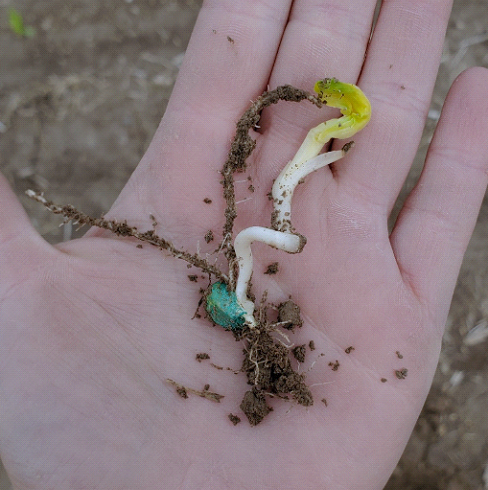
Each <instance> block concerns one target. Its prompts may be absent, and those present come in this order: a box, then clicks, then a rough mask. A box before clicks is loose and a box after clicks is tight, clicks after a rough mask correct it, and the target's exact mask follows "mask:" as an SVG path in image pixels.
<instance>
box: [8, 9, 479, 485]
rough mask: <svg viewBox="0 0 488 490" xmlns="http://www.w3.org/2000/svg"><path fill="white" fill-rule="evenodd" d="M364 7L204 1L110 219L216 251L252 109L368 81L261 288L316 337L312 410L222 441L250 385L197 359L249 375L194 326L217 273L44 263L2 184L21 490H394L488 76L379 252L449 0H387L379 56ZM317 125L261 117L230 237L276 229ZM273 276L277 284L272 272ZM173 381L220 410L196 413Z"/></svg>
mask: <svg viewBox="0 0 488 490" xmlns="http://www.w3.org/2000/svg"><path fill="white" fill-rule="evenodd" d="M375 4H376V1H375V0H374V1H373V0H361V1H357V0H346V1H341V2H338V1H335V0H328V1H326V0H324V1H321V2H314V1H311V0H296V1H294V2H292V1H291V0H286V1H283V0H279V1H278V0H273V1H261V0H253V1H252V2H251V1H250V2H235V1H233V0H221V1H219V2H215V1H211V0H208V1H206V2H204V5H203V7H202V10H201V12H200V16H199V19H198V21H197V25H196V27H195V31H194V34H193V37H192V39H191V41H190V45H189V47H188V51H187V53H186V56H185V61H184V64H183V67H182V69H181V72H180V75H179V78H178V81H177V84H176V86H175V89H174V93H173V96H172V98H171V101H170V104H169V106H168V109H167V111H166V114H165V116H164V119H163V121H162V124H161V126H160V128H159V129H158V132H157V133H156V136H155V138H154V140H153V142H152V144H151V146H150V148H149V150H148V152H147V153H146V155H145V156H144V158H143V160H142V162H141V163H140V165H139V166H138V168H137V170H136V172H135V173H134V175H133V176H132V177H131V179H130V181H129V182H128V184H127V186H126V187H125V189H124V190H123V191H122V193H121V195H120V197H119V199H118V200H117V201H116V203H115V204H114V206H113V208H112V209H111V211H110V213H109V215H108V216H110V217H111V218H117V219H127V220H128V222H129V223H130V224H133V225H135V226H137V227H138V228H139V229H149V228H151V218H150V217H149V216H150V215H153V216H154V217H155V218H156V220H157V221H158V225H157V230H156V231H157V232H158V233H159V234H160V235H162V236H164V237H167V238H169V239H171V240H172V241H173V242H174V243H175V244H177V245H178V246H180V247H181V248H185V249H187V250H191V251H196V250H197V247H198V248H199V250H200V251H201V253H204V252H205V251H206V250H211V247H210V246H211V245H212V246H213V248H214V247H215V244H208V245H207V244H206V243H205V241H204V239H203V237H204V236H205V234H206V233H207V231H208V230H212V231H213V232H214V233H215V234H216V235H217V236H218V233H219V232H220V230H221V227H222V225H223V220H222V212H223V209H224V205H225V203H224V201H223V198H222V195H221V187H220V183H219V180H220V175H219V173H218V172H219V170H220V169H221V168H222V165H223V162H224V161H225V159H226V155H227V152H228V150H229V144H230V141H231V139H232V137H233V133H234V125H235V122H236V120H237V119H238V118H239V116H240V115H241V113H242V112H243V111H244V110H245V109H246V108H247V106H248V105H249V101H250V100H252V99H255V98H256V96H258V95H259V94H260V93H261V92H262V91H263V90H264V89H266V87H267V86H268V85H269V86H270V87H271V88H273V87H275V86H277V85H281V84H284V83H290V84H293V85H296V86H299V87H301V88H304V89H308V90H310V89H311V88H312V87H313V83H314V82H315V81H316V80H317V79H318V78H321V77H323V76H324V75H325V76H334V77H337V78H339V79H341V80H343V81H346V82H353V83H358V84H359V85H360V86H361V88H362V90H363V91H364V92H365V93H366V94H367V96H368V98H369V99H370V100H371V103H372V110H373V117H372V120H371V122H370V124H369V126H368V127H367V128H366V129H365V130H364V131H363V132H362V133H361V134H359V135H358V136H357V138H355V141H356V147H355V148H354V149H353V150H352V151H351V152H350V153H349V154H348V156H347V158H346V159H345V161H344V162H340V163H338V164H337V165H336V166H335V167H334V168H333V169H322V170H320V171H318V172H316V173H315V174H313V175H312V176H310V177H309V178H308V179H307V183H306V185H305V186H301V187H300V188H299V189H298V191H297V192H296V195H295V198H294V204H293V213H294V225H295V227H296V228H297V230H299V231H300V233H302V234H304V235H305V236H306V237H307V239H308V243H307V246H306V247H305V249H304V251H303V253H302V254H299V255H295V256H287V255H286V254H280V253H278V252H274V253H271V252H270V251H269V250H266V247H264V246H256V248H255V256H256V271H257V272H256V273H255V276H254V283H255V286H256V290H257V291H263V290H264V289H267V290H268V291H269V294H270V298H271V300H277V301H279V300H283V299H286V298H288V296H289V295H292V297H293V299H294V300H295V301H296V302H297V303H298V304H299V305H300V307H301V309H302V314H303V317H304V326H303V328H302V329H300V330H299V331H298V332H297V333H296V334H295V335H293V336H292V339H291V340H292V341H293V342H294V343H296V344H304V343H308V342H309V341H310V340H313V341H314V343H315V346H316V350H315V351H313V352H310V351H309V353H308V355H307V360H306V363H305V365H304V366H301V367H300V369H301V370H306V369H309V372H308V375H307V382H308V384H309V385H311V386H312V392H313V394H314V398H315V403H314V405H313V406H312V407H309V408H304V407H300V406H296V405H294V404H293V403H287V402H284V401H283V400H272V401H271V402H270V403H271V404H272V405H273V407H274V412H273V413H272V414H271V415H270V416H268V417H267V418H266V419H265V421H264V422H263V423H262V424H261V425H259V426H258V427H255V428H252V427H250V426H249V425H248V424H247V422H245V421H244V422H243V423H241V424H239V425H237V426H234V425H232V423H231V422H230V421H229V419H228V418H227V415H228V414H229V413H234V414H237V415H239V414H240V412H239V408H238V407H239V403H240V400H241V398H242V394H243V392H244V391H245V390H246V389H248V387H247V385H246V380H245V377H244V375H242V374H234V373H232V372H230V371H228V370H218V369H216V368H215V367H213V366H212V365H211V364H210V362H208V361H207V362H201V363H198V362H197V361H196V360H195V355H196V354H197V353H200V352H205V353H208V354H209V355H210V357H211V361H212V362H214V363H215V364H217V365H220V366H225V367H231V368H233V369H239V368H240V363H241V359H242V345H241V344H240V343H237V342H234V340H233V339H232V337H231V336H230V335H229V334H228V333H226V332H225V331H224V330H222V329H220V328H211V327H210V326H209V324H208V322H207V321H205V320H203V319H198V318H197V319H193V320H192V316H193V314H194V311H195V308H196V305H197V303H198V300H199V297H200V293H199V288H200V287H205V286H206V285H207V279H205V278H202V277H201V276H200V275H199V276H198V283H197V284H195V283H193V282H190V281H189V279H188V274H195V273H197V272H195V269H193V270H191V271H190V270H189V269H187V267H186V264H185V263H184V262H182V261H178V260H176V259H175V258H173V257H171V256H169V255H168V254H165V253H164V252H160V251H159V250H157V249H155V248H153V247H151V246H149V245H144V246H143V248H142V249H140V248H137V247H136V245H137V244H136V243H135V241H133V240H132V239H119V238H116V237H114V236H113V235H110V234H107V233H106V232H102V231H100V230H90V231H89V232H88V234H87V235H86V237H84V238H83V239H80V240H75V241H72V242H69V243H65V244H62V245H59V246H57V247H54V248H53V247H51V246H49V245H48V244H46V243H45V242H44V241H43V240H42V239H41V238H40V237H39V236H38V235H37V234H36V233H35V232H34V231H33V230H32V228H31V226H30V224H29V222H28V219H27V218H26V216H25V214H24V212H23V210H22V209H21V208H20V205H19V203H18V202H17V200H16V199H15V197H14V196H13V194H12V192H11V191H10V189H9V188H8V186H7V184H6V182H5V180H4V179H3V178H2V179H1V180H0V187H1V188H0V270H1V282H0V319H1V321H0V323H1V328H0V346H1V351H0V390H1V391H0V394H1V400H0V413H1V417H0V455H1V458H2V460H3V462H4V464H5V467H6V468H7V471H8V473H9V475H10V477H11V479H12V481H13V483H14V486H15V487H16V488H19V489H24V488H35V489H48V488H49V489H51V488H71V489H82V488H87V489H88V488H90V489H93V488H104V489H113V488H117V489H139V488H140V489H143V488H149V489H155V488H165V489H199V490H200V489H241V488H242V489H277V488H280V489H297V488H330V489H342V488H344V489H350V488H356V489H379V488H382V486H383V485H384V483H385V482H386V480H387V479H388V477H389V475H390V473H391V471H392V469H393V468H394V466H395V464H396V462H397V460H398V458H399V457H400V455H401V452H402V450H403V448H404V446H405V444H406V442H407V440H408V437H409V434H410V432H411V430H412V428H413V425H414V423H415V420H416V418H417V417H418V414H419V412H420V409H421V407H422V404H423V402H424V399H425V397H426V395H427V392H428V390H429V386H430V383H431V380H432V376H433V373H434V370H435V366H436V363H437V358H438V353H439V348H440V342H441V336H442V331H443V326H444V322H445V319H446V315H447V312H448V307H449V303H450V299H451V295H452V290H453V287H454V284H455V280H456V277H457V274H458V271H459V267H460V263H461V260H462V257H463V254H464V251H465V249H466V246H467V242H468V240H469V237H470V234H471V231H472V228H473V226H474V222H475V219H476V215H477V212H478V209H479V206H480V203H481V200H482V197H483V194H484V190H485V186H486V180H487V168H488V159H487V155H488V147H487V141H488V138H487V135H488V121H487V120H486V117H485V114H486V112H487V110H488V103H487V102H486V100H487V99H486V93H485V90H486V87H487V86H488V72H487V71H486V70H482V69H472V70H470V71H468V72H465V73H464V74H463V75H461V76H460V78H459V79H458V80H457V81H456V82H455V84H454V86H453V88H452V89H451V92H450V94H449V96H448V99H447V102H446V106H445V108H444V111H443V114H442V117H441V120H440V122H439V127H438V130H437V132H436V135H435V138H434V140H433V142H432V144H431V147H430V151H429V156H428V160H427V162H426V166H425V168H424V171H423V173H422V176H421V179H420V181H419V184H418V185H417V187H416V188H415V190H414V191H413V192H412V194H411V195H410V196H409V198H408V200H407V202H406V204H405V206H404V208H403V210H402V212H401V214H400V217H399V219H398V221H397V224H396V226H395V228H394V230H393V232H392V233H391V235H389V234H388V229H387V218H388V215H389V213H390V211H391V209H392V206H393V204H394V201H395V199H396V197H397V195H398V193H399V191H400V188H401V186H402V183H403V181H404V179H405V177H406V174H407V173H408V170H409V167H410V165H411V162H412V159H413V157H414V155H415V152H416V149H417V146H418V142H419V139H420V136H421V132H422V128H423V124H424V120H425V117H426V113H427V110H428V106H429V101H430V95H431V91H432V88H433V84H434V80H435V76H436V72H437V67H438V63H439V58H440V52H441V46H442V41H443V36H444V32H445V27H446V23H447V19H448V17H449V12H450V4H451V2H450V1H447V0H429V1H425V0H422V1H412V0H391V1H388V2H383V6H382V9H381V13H380V17H379V20H378V24H377V26H376V29H375V32H374V36H373V37H372V40H371V42H370V43H369V44H368V41H369V37H370V29H371V23H372V18H373V13H374V7H375ZM366 50H367V51H366ZM365 52H367V56H366V58H364V54H365ZM327 117H330V114H328V113H327V112H326V111H325V110H319V109H317V108H314V107H312V106H311V105H307V104H306V103H302V104H294V103H285V102H281V103H280V104H278V105H277V106H275V107H273V108H270V109H267V110H266V112H264V114H263V117H262V120H261V124H260V128H259V129H258V132H256V135H255V136H256V139H257V148H256V150H255V152H254V153H253V155H252V156H251V159H250V160H251V162H249V163H250V170H249V175H250V176H251V177H252V183H253V186H254V188H255V192H254V193H252V194H251V193H250V192H249V190H248V189H247V188H248V186H249V182H248V181H247V180H245V179H246V177H247V174H244V176H243V177H242V181H243V182H240V183H239V182H238V183H237V184H236V188H237V194H238V197H239V196H240V198H241V199H242V200H243V201H244V202H242V203H240V204H239V205H238V212H239V218H238V221H237V227H238V228H242V227H245V226H249V225H251V224H260V225H265V226H266V225H268V223H269V216H270V204H269V201H268V199H267V197H266V194H267V192H268V191H269V190H270V187H271V183H272V179H273V178H274V177H276V175H277V173H278V171H279V169H280V168H281V167H282V166H283V165H284V164H285V163H286V162H287V161H288V160H289V159H290V158H291V157H292V156H293V154H294V152H295V151H296V149H297V148H298V146H299V144H300V142H301V140H302V139H303V137H304V135H305V134H306V132H307V130H308V129H309V128H310V127H312V126H313V125H315V124H317V123H318V122H319V121H321V120H324V119H325V118H327ZM339 143H341V144H342V142H339ZM249 197H251V199H247V198H249ZM205 198H210V199H211V200H212V203H211V204H206V203H204V202H203V200H204V199H205ZM273 260H278V261H281V262H280V263H281V266H280V271H279V273H278V274H277V275H274V276H263V275H262V274H260V273H259V271H260V268H261V270H265V268H266V265H267V264H269V263H270V262H271V261H273ZM349 346H353V347H354V350H351V351H350V352H349V353H348V354H347V353H346V352H345V349H346V348H347V347H349ZM322 354H323V355H322ZM336 360H337V361H338V362H339V368H338V369H337V370H332V369H331V366H329V362H332V363H335V362H336ZM404 368H405V369H408V373H407V377H406V378H405V379H399V378H398V377H397V376H396V375H395V371H401V370H403V369H404ZM401 377H402V376H400V378H401ZM167 379H173V380H175V381H176V382H178V383H181V384H184V385H185V386H189V387H191V388H194V389H197V390H201V389H202V388H203V386H204V385H205V384H209V385H210V390H214V391H216V392H218V393H220V394H222V395H224V396H225V398H224V399H222V400H221V402H220V404H215V403H212V402H211V401H209V400H206V399H203V398H199V397H197V396H191V395H190V398H189V399H183V398H181V397H179V396H178V395H177V394H176V392H175V389H174V386H172V385H171V384H169V383H167V382H166V380H167ZM321 399H325V400H326V401H327V403H322V402H320V400H321ZM241 416H242V414H241Z"/></svg>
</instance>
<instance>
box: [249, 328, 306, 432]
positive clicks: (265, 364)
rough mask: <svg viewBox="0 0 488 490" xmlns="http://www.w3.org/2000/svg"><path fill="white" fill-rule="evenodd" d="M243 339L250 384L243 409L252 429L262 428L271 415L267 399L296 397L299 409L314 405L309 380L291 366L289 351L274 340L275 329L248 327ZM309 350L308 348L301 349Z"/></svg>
mask: <svg viewBox="0 0 488 490" xmlns="http://www.w3.org/2000/svg"><path fill="white" fill-rule="evenodd" d="M245 330H246V331H245V332H243V333H242V334H241V335H242V336H244V338H245V339H246V348H245V349H244V361H243V363H242V371H243V372H244V373H245V374H246V376H247V380H248V384H250V385H251V386H253V389H252V390H251V391H248V392H246V394H245V395H244V399H243V401H242V403H241V409H242V411H243V412H244V413H245V415H246V416H247V418H248V420H249V423H250V424H251V425H257V424H259V423H260V422H261V421H262V419H263V418H264V417H265V416H266V415H267V414H268V413H269V410H268V409H267V408H266V407H267V405H266V396H278V397H280V398H285V399H288V395H290V396H291V397H292V399H293V400H295V401H296V402H297V403H298V404H299V405H303V406H306V407H308V406H311V405H313V396H312V393H311V391H310V389H309V388H308V386H307V385H306V383H305V376H304V375H303V374H300V373H298V372H296V371H295V370H294V369H293V367H292V365H291V362H290V351H291V349H290V348H289V347H286V346H285V345H284V344H283V343H281V342H280V341H279V340H275V339H274V338H273V337H272V336H271V332H272V331H273V329H272V328H266V326H261V327H260V329H258V328H252V329H249V328H248V327H246V329H245ZM301 347H303V348H304V349H305V345H303V346H301Z"/></svg>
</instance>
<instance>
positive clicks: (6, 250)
mask: <svg viewBox="0 0 488 490" xmlns="http://www.w3.org/2000/svg"><path fill="white" fill-rule="evenodd" d="M50 250H52V247H51V246H50V245H49V244H48V243H47V242H45V241H44V240H43V239H42V237H41V236H40V235H39V234H38V233H37V231H36V230H35V229H34V228H33V226H32V224H31V222H30V220H29V217H28V216H27V214H26V212H25V211H24V208H23V207H22V205H21V204H20V202H19V200H18V199H17V196H16V195H15V194H14V192H13V191H12V189H11V187H10V185H9V184H8V182H7V179H6V178H5V177H4V176H3V175H2V174H1V173H0V297H1V293H2V292H4V291H6V289H8V288H9V287H10V286H12V285H14V284H16V283H18V282H19V281H21V280H22V278H23V277H24V278H25V276H26V274H27V273H28V272H29V271H32V270H33V269H34V270H35V268H36V267H38V266H39V264H40V263H42V262H43V260H42V257H43V256H44V257H46V258H47V256H48V254H47V252H49V251H50Z"/></svg>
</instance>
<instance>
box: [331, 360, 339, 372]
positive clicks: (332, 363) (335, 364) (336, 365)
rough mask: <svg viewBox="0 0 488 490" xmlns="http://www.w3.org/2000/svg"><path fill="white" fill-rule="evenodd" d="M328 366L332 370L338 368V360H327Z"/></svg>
mask: <svg viewBox="0 0 488 490" xmlns="http://www.w3.org/2000/svg"><path fill="white" fill-rule="evenodd" d="M329 366H330V367H331V368H332V371H337V370H338V369H339V366H340V364H339V361H338V360H337V359H336V361H335V362H329Z"/></svg>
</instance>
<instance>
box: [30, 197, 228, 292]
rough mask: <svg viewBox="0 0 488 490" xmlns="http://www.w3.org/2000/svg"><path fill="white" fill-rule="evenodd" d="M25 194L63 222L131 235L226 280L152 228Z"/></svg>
mask: <svg viewBox="0 0 488 490" xmlns="http://www.w3.org/2000/svg"><path fill="white" fill-rule="evenodd" d="M26 194H27V195H28V196H29V197H30V198H31V199H34V200H35V201H37V202H40V203H41V204H43V205H44V206H45V207H46V208H47V209H49V211H51V212H52V213H54V214H60V215H62V216H64V222H65V223H67V222H68V221H72V222H73V223H74V224H79V225H80V227H82V226H84V225H89V226H96V227H98V228H102V229H104V230H109V231H111V232H112V233H114V234H115V235H118V236H124V237H126V236H131V237H134V238H137V239H138V240H140V241H141V242H146V243H149V244H150V245H153V246H155V247H158V248H159V249H161V250H167V251H168V252H170V253H171V255H173V257H176V258H177V259H182V260H185V261H186V262H188V263H189V264H191V265H193V266H195V267H198V268H199V269H201V270H202V271H204V272H206V273H207V274H212V275H214V276H215V277H217V278H218V279H219V280H221V281H223V282H225V283H227V282H228V277H227V276H226V275H225V274H223V273H222V271H221V270H220V269H219V268H218V267H216V266H215V265H212V264H209V263H208V261H206V260H205V259H204V258H202V257H200V256H199V255H197V254H191V253H189V252H187V251H185V250H180V249H178V248H176V247H175V246H174V245H173V244H172V243H171V242H170V241H168V240H165V239H164V238H161V237H160V236H158V235H156V233H155V232H154V230H148V231H145V232H140V231H138V230H137V228H136V227H135V226H129V225H128V224H127V222H126V221H122V222H120V223H119V222H118V221H117V220H106V219H104V218H93V217H91V216H89V215H87V214H85V213H83V212H81V211H78V210H77V209H76V208H75V207H73V206H71V205H69V204H68V205H65V206H60V205H58V204H55V203H53V202H52V201H50V200H48V199H46V198H45V197H44V196H43V194H42V193H39V192H34V191H32V190H28V191H26Z"/></svg>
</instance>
